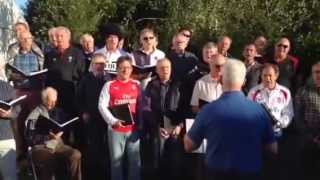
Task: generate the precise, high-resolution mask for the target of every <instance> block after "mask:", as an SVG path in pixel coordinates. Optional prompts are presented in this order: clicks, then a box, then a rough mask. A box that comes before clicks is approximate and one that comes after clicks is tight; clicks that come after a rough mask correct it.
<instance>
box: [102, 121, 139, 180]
mask: <svg viewBox="0 0 320 180" xmlns="http://www.w3.org/2000/svg"><path fill="white" fill-rule="evenodd" d="M108 140H109V152H110V165H111V180H124V172H123V169H127V170H128V173H126V174H127V176H128V180H140V167H141V163H140V148H139V147H140V140H139V134H138V132H137V131H133V132H128V133H121V132H116V131H114V130H112V128H110V127H109V129H108ZM124 159H126V160H127V165H128V167H126V168H124V163H123V161H124Z"/></svg>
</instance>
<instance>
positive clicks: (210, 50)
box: [199, 42, 218, 75]
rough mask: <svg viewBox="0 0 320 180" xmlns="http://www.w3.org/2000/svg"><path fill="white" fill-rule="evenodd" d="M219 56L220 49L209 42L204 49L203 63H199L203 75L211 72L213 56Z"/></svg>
mask: <svg viewBox="0 0 320 180" xmlns="http://www.w3.org/2000/svg"><path fill="white" fill-rule="evenodd" d="M216 54H218V47H217V45H216V44H215V43H214V42H207V43H206V44H205V45H204V46H203V48H202V61H201V62H200V63H199V71H200V74H201V75H206V74H208V73H209V72H210V61H211V59H212V56H214V55H216Z"/></svg>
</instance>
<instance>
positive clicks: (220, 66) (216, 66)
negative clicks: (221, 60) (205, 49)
mask: <svg viewBox="0 0 320 180" xmlns="http://www.w3.org/2000/svg"><path fill="white" fill-rule="evenodd" d="M214 67H215V68H217V69H221V68H222V67H223V65H219V64H216V65H214Z"/></svg>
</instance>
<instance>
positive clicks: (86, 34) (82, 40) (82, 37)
mask: <svg viewBox="0 0 320 180" xmlns="http://www.w3.org/2000/svg"><path fill="white" fill-rule="evenodd" d="M86 38H90V39H92V40H94V38H93V36H92V35H91V34H89V33H85V34H83V35H82V36H81V37H80V44H81V45H83V42H84V40H85V39H86Z"/></svg>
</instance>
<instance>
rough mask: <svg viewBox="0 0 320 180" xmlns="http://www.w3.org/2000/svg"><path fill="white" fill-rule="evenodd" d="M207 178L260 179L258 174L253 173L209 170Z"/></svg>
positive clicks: (227, 179)
mask: <svg viewBox="0 0 320 180" xmlns="http://www.w3.org/2000/svg"><path fill="white" fill-rule="evenodd" d="M208 180H260V175H259V174H255V173H252V174H251V173H239V172H222V171H215V170H210V171H209V173H208Z"/></svg>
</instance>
